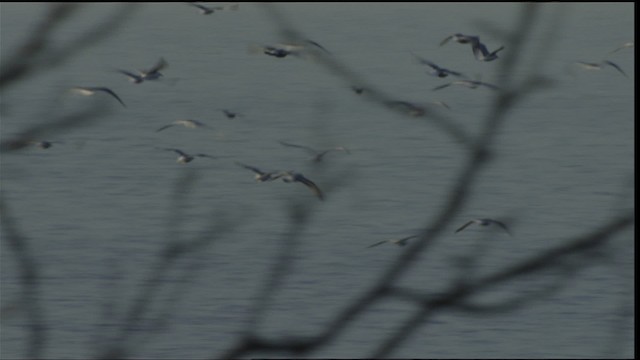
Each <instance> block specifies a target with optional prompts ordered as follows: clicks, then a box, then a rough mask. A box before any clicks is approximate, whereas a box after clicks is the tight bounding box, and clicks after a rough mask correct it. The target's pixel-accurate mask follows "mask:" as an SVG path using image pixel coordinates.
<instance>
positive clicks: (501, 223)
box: [491, 220, 511, 235]
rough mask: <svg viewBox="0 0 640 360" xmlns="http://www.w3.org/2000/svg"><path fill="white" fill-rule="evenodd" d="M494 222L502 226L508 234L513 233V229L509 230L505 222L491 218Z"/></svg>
mask: <svg viewBox="0 0 640 360" xmlns="http://www.w3.org/2000/svg"><path fill="white" fill-rule="evenodd" d="M491 222H492V223H494V224H496V225H498V226H500V227H501V228H503V229H504V231H506V232H507V234H509V235H511V231H509V229H508V228H507V225H505V224H504V223H503V222H501V221H498V220H491Z"/></svg>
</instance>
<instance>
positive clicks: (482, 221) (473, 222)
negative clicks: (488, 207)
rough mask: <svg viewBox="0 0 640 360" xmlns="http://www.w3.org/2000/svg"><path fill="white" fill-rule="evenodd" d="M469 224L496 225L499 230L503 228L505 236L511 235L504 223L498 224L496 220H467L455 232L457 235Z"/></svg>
mask: <svg viewBox="0 0 640 360" xmlns="http://www.w3.org/2000/svg"><path fill="white" fill-rule="evenodd" d="M471 224H478V225H480V226H489V225H498V226H500V227H501V228H503V229H504V231H506V232H507V234H509V235H511V232H510V231H509V229H507V226H506V225H505V224H504V223H502V222H500V221H498V220H493V219H473V220H469V221H468V222H467V223H465V224H464V225H462V226H461V227H459V228H458V229H457V230H456V231H455V232H456V233H458V232H460V231H462V230H464V229H465V228H466V227H467V226H469V225H471Z"/></svg>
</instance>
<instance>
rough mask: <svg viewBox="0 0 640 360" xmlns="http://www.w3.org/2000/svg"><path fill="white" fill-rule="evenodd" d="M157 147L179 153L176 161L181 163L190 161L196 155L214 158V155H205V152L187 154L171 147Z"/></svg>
mask: <svg viewBox="0 0 640 360" xmlns="http://www.w3.org/2000/svg"><path fill="white" fill-rule="evenodd" d="M159 149H160V150H167V151H173V152H175V153H176V154H178V155H180V156H178V159H177V160H176V162H179V163H181V164H186V163H188V162H191V161H193V159H195V158H196V157H207V158H211V159H215V156H211V155H207V154H194V155H189V154H187V153H185V152H184V151H182V150H180V149H173V148H159Z"/></svg>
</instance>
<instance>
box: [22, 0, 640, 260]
mask: <svg viewBox="0 0 640 360" xmlns="http://www.w3.org/2000/svg"><path fill="white" fill-rule="evenodd" d="M187 4H188V5H189V6H191V7H194V8H197V9H198V10H199V11H200V13H201V14H202V15H210V14H213V13H214V12H216V11H223V10H233V11H235V10H238V8H239V5H238V4H233V5H226V6H215V7H208V6H205V5H202V4H199V3H195V2H190V3H187ZM452 40H453V41H454V42H457V43H459V44H463V45H469V46H470V48H471V52H472V54H473V57H474V58H475V59H476V60H477V61H483V62H490V61H495V60H498V59H499V56H498V53H499V52H501V51H503V50H505V47H504V46H500V47H498V48H496V49H495V50H493V51H489V50H488V49H487V46H486V45H485V44H484V43H482V42H481V41H480V37H479V36H475V35H465V34H460V33H456V34H453V35H449V36H447V37H446V38H444V39H443V40H442V41H441V42H440V46H444V45H445V44H447V43H449V42H450V41H452ZM633 46H634V45H633V42H628V43H625V44H623V45H621V46H620V47H617V48H616V49H614V50H612V51H611V52H610V54H612V53H615V52H618V51H622V50H624V49H628V48H632V47H633ZM309 48H313V50H314V51H322V52H324V53H326V54H330V52H329V51H328V50H327V49H326V48H325V47H323V46H322V45H320V44H319V43H317V42H315V41H312V40H305V41H304V42H302V43H300V44H277V45H264V46H252V47H251V48H250V51H251V52H254V53H255V52H259V53H261V54H264V55H268V56H272V57H275V58H285V57H287V56H289V55H293V56H297V57H301V56H304V55H307V54H308V49H309ZM411 54H412V55H413V56H414V58H415V59H416V61H417V62H418V63H419V64H420V65H424V66H426V67H428V68H429V72H428V74H429V75H431V76H434V77H438V78H447V77H449V76H452V77H456V78H457V79H456V80H454V81H451V82H449V83H445V84H442V85H439V86H436V87H434V88H433V90H441V89H444V88H447V87H449V86H452V85H459V86H464V87H468V88H471V89H476V88H479V87H484V88H487V89H491V90H499V87H498V86H496V85H494V84H490V83H487V82H482V81H479V80H472V79H469V78H468V77H467V76H466V75H464V74H463V73H462V72H459V71H455V70H451V69H447V68H446V67H443V66H441V65H437V64H436V63H434V62H432V61H430V60H428V59H425V58H422V57H420V56H418V55H417V54H415V53H411ZM575 64H576V65H578V66H580V67H581V68H583V69H587V70H602V69H604V68H607V67H611V68H613V69H615V70H617V71H618V72H619V73H621V74H622V75H624V76H627V74H626V73H625V72H624V71H623V70H622V69H621V68H620V66H618V65H617V64H615V63H613V62H612V61H610V60H602V61H600V62H586V61H576V62H575ZM168 65H169V63H168V62H167V61H166V60H165V59H164V58H163V57H161V58H160V59H159V60H158V61H157V62H156V63H155V64H154V65H153V66H152V67H150V68H148V69H145V70H137V71H129V70H123V69H117V72H118V73H120V74H122V75H125V76H126V77H127V78H128V79H129V81H130V82H131V83H133V84H137V85H139V84H142V83H144V82H146V81H158V80H161V79H162V78H163V76H164V75H163V74H162V71H163V70H165V69H166V68H167V67H168ZM351 89H352V90H353V91H354V92H355V93H356V94H362V93H363V92H364V91H366V89H365V88H363V87H360V86H352V87H351ZM70 90H71V91H73V92H74V93H76V94H80V95H84V96H93V95H96V94H106V95H108V96H111V97H112V98H113V99H115V100H116V101H117V102H118V103H119V104H120V105H122V107H125V108H126V105H125V102H124V101H123V100H122V99H121V98H120V96H118V95H117V94H116V93H115V92H114V91H113V90H111V89H110V88H107V87H103V86H76V87H73V88H71V89H70ZM397 103H398V104H396V105H398V106H406V107H411V106H413V105H412V104H410V103H405V102H401V101H398V102H397ZM437 104H438V105H442V106H445V107H448V106H447V105H446V104H444V103H442V102H438V103H437ZM218 110H219V111H221V112H222V113H223V114H224V116H226V117H227V118H228V119H234V118H236V117H242V116H243V114H241V113H238V112H235V111H232V110H229V109H218ZM176 126H183V127H185V128H189V129H197V128H207V127H208V125H207V124H205V123H202V122H200V121H197V120H192V119H181V120H176V121H173V122H171V123H169V124H167V125H164V126H162V127H160V128H158V129H157V130H156V132H161V131H164V130H166V129H169V128H172V127H176ZM28 143H29V144H31V145H34V146H37V147H40V148H42V149H47V148H50V147H51V146H52V145H53V144H56V143H61V142H56V141H45V140H32V141H29V142H28ZM279 143H280V144H281V145H282V146H284V147H289V148H297V149H301V150H304V151H306V152H307V153H309V154H310V155H311V159H310V160H311V161H313V162H320V161H323V159H324V157H325V156H326V155H327V154H329V153H332V152H343V153H345V154H350V151H349V150H348V149H347V148H345V147H343V146H336V147H332V148H329V149H323V150H317V149H313V148H311V147H308V146H305V145H299V144H293V143H289V142H284V141H280V142H279ZM156 149H159V150H164V151H171V152H173V153H175V154H177V155H178V157H177V160H176V161H177V162H178V163H181V164H187V163H190V162H191V161H193V160H194V159H195V158H209V159H216V157H214V156H211V155H208V154H203V153H197V154H188V153H186V152H184V151H182V150H180V149H176V148H156ZM235 164H237V165H238V166H239V167H241V168H243V169H246V170H250V171H251V172H253V173H254V177H255V180H256V181H257V182H271V181H275V180H278V179H280V180H282V181H284V182H286V183H300V184H302V185H304V186H306V187H307V188H308V189H309V190H310V191H311V192H312V194H313V195H315V197H317V198H318V199H319V200H324V198H325V196H324V194H323V192H322V190H321V189H320V187H319V186H318V185H317V184H316V183H315V182H313V181H312V180H310V179H308V178H307V177H305V176H304V175H303V174H301V173H299V172H296V171H293V170H287V171H282V170H277V171H264V170H261V169H259V168H257V167H255V166H252V165H247V164H245V163H242V162H239V161H236V162H235ZM471 225H478V226H482V227H488V226H494V227H498V228H501V229H502V230H504V232H506V233H507V234H509V235H511V232H510V230H509V229H508V227H507V225H506V224H504V223H503V222H501V221H498V220H494V219H487V218H479V219H472V220H470V221H468V222H466V223H464V224H463V225H462V226H460V227H459V228H458V229H457V230H455V233H458V232H461V231H463V230H464V229H466V228H467V227H469V226H471ZM416 237H417V235H410V236H406V237H401V238H394V239H389V240H383V241H380V242H376V243H374V244H372V245H370V246H368V247H369V248H371V247H376V246H379V245H382V244H385V243H390V244H395V245H398V246H404V245H406V244H407V243H408V242H409V240H412V239H414V238H416Z"/></svg>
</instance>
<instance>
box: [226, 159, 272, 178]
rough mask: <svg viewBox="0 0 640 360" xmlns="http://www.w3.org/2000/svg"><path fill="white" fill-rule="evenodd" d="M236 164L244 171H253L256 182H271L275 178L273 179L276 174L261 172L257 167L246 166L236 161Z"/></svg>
mask: <svg viewBox="0 0 640 360" xmlns="http://www.w3.org/2000/svg"><path fill="white" fill-rule="evenodd" d="M236 164H238V165H239V166H242V167H243V168H245V169H249V170H251V171H253V172H254V173H255V178H256V181H258V182H264V181H273V180H274V179H275V178H274V177H273V176H274V175H275V174H276V172H275V171H273V172H266V171H262V170H260V169H258V168H257V167H254V166H251V165H247V164H243V163H241V162H239V161H236Z"/></svg>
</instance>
